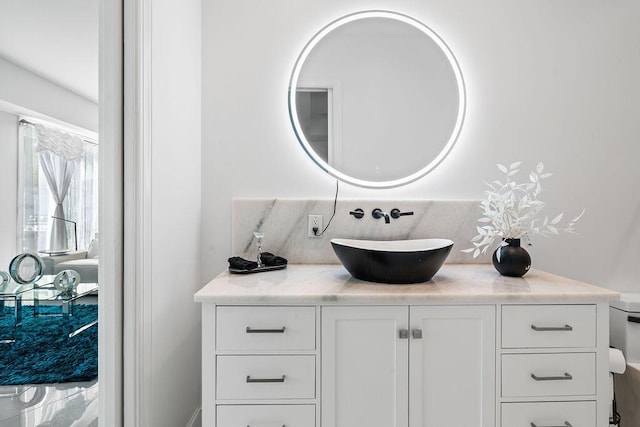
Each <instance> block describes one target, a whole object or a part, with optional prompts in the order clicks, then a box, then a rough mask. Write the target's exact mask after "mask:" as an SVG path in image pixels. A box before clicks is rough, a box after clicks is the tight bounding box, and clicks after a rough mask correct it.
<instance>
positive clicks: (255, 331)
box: [247, 326, 285, 334]
mask: <svg viewBox="0 0 640 427" xmlns="http://www.w3.org/2000/svg"><path fill="white" fill-rule="evenodd" d="M284 331H285V327H284V326H283V327H282V328H280V329H251V326H247V333H248V334H284Z"/></svg>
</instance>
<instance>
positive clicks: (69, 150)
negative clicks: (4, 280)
mask: <svg viewBox="0 0 640 427" xmlns="http://www.w3.org/2000/svg"><path fill="white" fill-rule="evenodd" d="M35 128H36V133H37V135H38V142H37V144H36V148H35V151H36V152H38V153H39V157H40V167H41V169H42V172H43V173H44V176H45V178H46V179H47V184H49V190H51V195H52V196H53V200H54V201H55V203H56V207H55V210H54V213H53V216H54V217H55V218H53V221H52V223H51V232H50V234H49V248H48V249H49V250H51V251H57V250H65V249H68V236H67V224H66V222H65V221H64V220H65V219H66V217H65V212H64V206H63V203H64V199H65V198H66V197H67V194H68V193H69V186H70V184H71V180H72V178H73V173H74V171H75V168H76V163H78V162H79V161H80V160H81V159H82V157H83V153H84V145H85V144H84V142H82V140H81V139H80V138H79V137H78V136H75V135H72V134H69V133H66V132H63V131H61V130H59V129H55V128H50V127H47V126H43V125H41V124H36V125H35Z"/></svg>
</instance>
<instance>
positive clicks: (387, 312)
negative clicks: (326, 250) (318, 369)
mask: <svg viewBox="0 0 640 427" xmlns="http://www.w3.org/2000/svg"><path fill="white" fill-rule="evenodd" d="M407 327H408V308H407V307H406V306H405V307H323V308H322V426H323V427H360V426H366V427H407V417H408V397H407V393H408V388H409V387H408V378H409V374H408V339H404V338H400V336H399V332H400V330H406V329H407Z"/></svg>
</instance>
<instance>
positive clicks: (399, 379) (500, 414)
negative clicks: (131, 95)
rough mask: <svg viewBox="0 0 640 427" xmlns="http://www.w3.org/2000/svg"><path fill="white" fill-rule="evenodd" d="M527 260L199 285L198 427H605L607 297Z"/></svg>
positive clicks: (296, 272) (301, 272)
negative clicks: (407, 281) (431, 273)
mask: <svg viewBox="0 0 640 427" xmlns="http://www.w3.org/2000/svg"><path fill="white" fill-rule="evenodd" d="M617 298H618V294H617V293H615V292H612V291H609V290H606V289H602V288H598V287H595V286H592V285H589V284H585V283H582V282H578V281H574V280H570V279H566V278H563V277H559V276H556V275H553V274H549V273H544V272H540V271H535V270H532V271H530V272H529V273H528V274H527V275H526V276H525V277H524V278H509V277H504V276H500V275H499V274H498V273H497V272H496V271H495V270H494V269H493V267H492V266H489V265H462V264H447V265H445V266H443V267H442V269H441V270H440V272H439V273H438V274H437V275H436V276H435V277H434V278H433V280H432V281H430V282H427V283H423V284H415V285H385V284H374V283H368V282H363V281H359V280H356V279H353V278H352V277H351V276H350V275H349V274H348V273H347V272H346V270H344V268H343V267H342V266H340V265H303V264H300V265H290V266H289V267H288V268H287V269H286V270H281V271H276V272H269V273H260V274H249V275H231V274H229V273H227V272H225V273H222V274H220V275H219V276H218V277H217V278H215V279H214V280H212V281H211V282H210V283H209V284H208V285H206V286H205V287H204V288H202V289H201V290H200V291H199V292H198V293H197V294H196V295H195V300H196V301H197V302H200V303H202V375H203V377H202V411H203V425H204V426H205V427H213V426H215V427H235V426H251V427H254V426H286V427H314V426H317V427H360V426H362V427H365V426H366V427H378V426H379V427H391V426H395V427H405V426H412V427H432V426H433V427H443V426H448V427H475V426H477V427H494V426H496V427H520V426H522V427H535V426H537V427H550V426H554V427H555V426H574V427H606V426H608V425H609V424H608V416H609V414H608V409H609V401H608V399H609V396H608V389H607V385H608V347H609V326H608V312H609V301H610V300H613V299H617Z"/></svg>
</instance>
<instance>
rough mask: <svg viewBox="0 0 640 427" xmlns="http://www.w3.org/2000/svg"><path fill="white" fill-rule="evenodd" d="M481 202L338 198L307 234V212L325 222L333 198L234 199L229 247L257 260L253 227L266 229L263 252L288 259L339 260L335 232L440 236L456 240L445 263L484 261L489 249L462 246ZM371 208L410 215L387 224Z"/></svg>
mask: <svg viewBox="0 0 640 427" xmlns="http://www.w3.org/2000/svg"><path fill="white" fill-rule="evenodd" d="M479 205H480V201H478V200H434V201H415V200H414V201H397V200H396V201H370V200H364V201H363V200H338V204H337V208H336V214H335V217H334V218H333V220H332V221H331V224H330V226H329V228H328V229H327V230H326V232H325V233H324V235H323V236H322V237H320V238H309V237H307V221H308V218H307V217H308V215H309V214H321V215H323V221H324V226H325V227H326V225H327V223H328V221H329V219H330V218H331V215H332V213H333V200H296V199H234V200H233V213H232V218H233V220H232V251H233V255H235V256H240V257H242V258H246V259H252V260H253V259H255V258H256V255H257V249H256V240H255V238H254V237H253V232H254V231H256V230H260V231H262V232H264V233H265V237H264V240H263V244H264V247H263V251H265V252H271V253H274V254H276V255H279V256H282V257H284V258H287V260H289V262H290V263H292V264H334V263H335V264H338V263H339V261H338V258H336V255H335V254H334V252H333V249H332V248H331V244H330V240H331V239H332V238H334V237H336V238H346V239H370V240H376V239H379V240H401V239H426V238H444V239H450V240H453V242H454V246H453V249H452V250H451V253H450V254H449V257H448V258H447V263H453V264H460V263H476V264H478V263H487V262H490V257H491V252H488V253H487V254H485V255H484V256H480V257H478V258H473V257H472V256H471V255H470V254H466V253H463V252H461V251H460V250H461V249H466V248H469V247H471V238H472V237H473V236H475V235H476V234H477V232H476V225H477V220H478V218H480V213H481V211H480V208H479ZM357 208H360V209H362V210H364V213H365V216H364V218H362V219H356V218H355V217H354V216H353V215H349V212H350V211H353V210H355V209H357ZM375 208H380V209H382V210H383V211H384V212H391V210H392V209H393V208H397V209H400V210H401V211H402V212H407V211H412V212H414V214H413V215H411V216H402V217H400V218H398V219H391V221H390V223H389V224H385V222H384V219H374V218H373V217H372V216H371V211H373V209H375Z"/></svg>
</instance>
